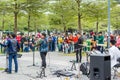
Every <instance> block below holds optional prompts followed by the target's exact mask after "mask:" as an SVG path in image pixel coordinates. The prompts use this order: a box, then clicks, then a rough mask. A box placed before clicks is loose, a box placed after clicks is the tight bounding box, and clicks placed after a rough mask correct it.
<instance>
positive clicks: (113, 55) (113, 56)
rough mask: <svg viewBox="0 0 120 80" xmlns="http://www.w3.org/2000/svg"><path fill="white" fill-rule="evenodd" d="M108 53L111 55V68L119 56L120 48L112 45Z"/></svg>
mask: <svg viewBox="0 0 120 80" xmlns="http://www.w3.org/2000/svg"><path fill="white" fill-rule="evenodd" d="M109 55H110V56H111V68H112V67H113V66H114V65H116V64H117V63H118V62H117V59H118V58H120V50H119V49H118V48H117V47H115V46H112V47H111V48H110V49H109Z"/></svg>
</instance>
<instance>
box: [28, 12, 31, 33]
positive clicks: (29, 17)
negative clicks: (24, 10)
mask: <svg viewBox="0 0 120 80" xmlns="http://www.w3.org/2000/svg"><path fill="white" fill-rule="evenodd" d="M30 19H31V16H30V13H29V14H28V35H29V32H30Z"/></svg>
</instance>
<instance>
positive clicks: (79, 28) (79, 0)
mask: <svg viewBox="0 0 120 80" xmlns="http://www.w3.org/2000/svg"><path fill="white" fill-rule="evenodd" d="M76 2H77V4H78V30H79V32H80V33H82V26H81V14H80V3H81V0H76Z"/></svg>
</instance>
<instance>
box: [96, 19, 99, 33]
mask: <svg viewBox="0 0 120 80" xmlns="http://www.w3.org/2000/svg"><path fill="white" fill-rule="evenodd" d="M98 30H99V22H98V21H97V22H96V32H97V33H98Z"/></svg>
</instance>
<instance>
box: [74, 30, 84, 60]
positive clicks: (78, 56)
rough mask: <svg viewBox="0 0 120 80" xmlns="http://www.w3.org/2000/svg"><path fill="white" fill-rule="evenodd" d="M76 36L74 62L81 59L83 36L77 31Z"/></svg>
mask: <svg viewBox="0 0 120 80" xmlns="http://www.w3.org/2000/svg"><path fill="white" fill-rule="evenodd" d="M77 37H78V42H77V43H75V51H76V62H81V60H82V45H83V38H82V35H81V34H80V33H79V32H78V33H77Z"/></svg>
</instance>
